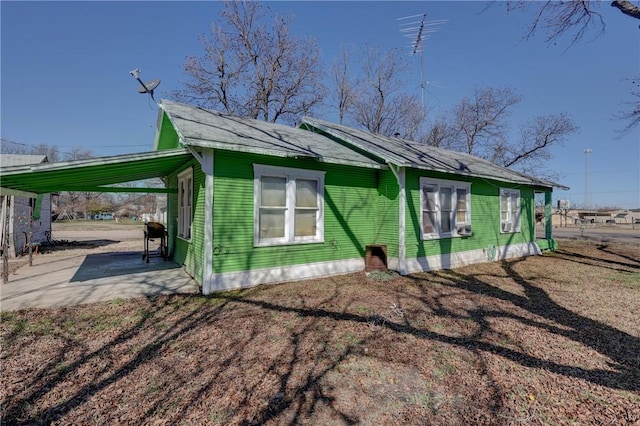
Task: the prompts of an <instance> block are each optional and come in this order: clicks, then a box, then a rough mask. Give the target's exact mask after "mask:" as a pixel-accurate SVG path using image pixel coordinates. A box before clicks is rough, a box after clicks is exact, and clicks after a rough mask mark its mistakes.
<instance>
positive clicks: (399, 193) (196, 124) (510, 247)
mask: <svg viewBox="0 0 640 426" xmlns="http://www.w3.org/2000/svg"><path fill="white" fill-rule="evenodd" d="M159 120H160V121H159V131H158V135H157V138H156V149H157V150H160V151H162V150H167V149H176V148H178V147H186V148H187V149H188V150H189V151H190V152H191V153H192V154H193V160H192V161H191V162H189V163H188V164H186V165H185V166H184V167H182V168H180V169H179V170H175V172H174V173H172V174H171V175H169V176H168V179H167V184H168V186H169V187H174V188H177V189H178V190H177V193H175V194H170V196H169V203H168V204H169V207H168V210H169V212H170V219H169V224H168V229H169V241H170V248H169V251H170V252H171V253H173V257H174V259H175V260H176V261H177V262H178V263H180V264H184V267H185V269H186V270H187V272H189V273H190V274H191V275H192V276H194V277H195V278H196V279H197V280H198V281H199V282H200V283H201V284H202V288H203V292H204V293H205V294H207V293H210V292H212V291H218V290H227V289H232V288H240V287H248V286H254V285H258V284H268V283H277V282H284V281H292V280H301V279H307V278H313V277H320V276H328V275H334V274H342V273H348V272H354V271H362V270H364V269H365V267H366V266H367V263H366V262H368V261H369V260H371V259H373V260H375V262H372V265H373V267H374V268H376V267H380V266H382V267H388V268H389V269H393V270H396V271H398V272H399V273H401V274H408V273H411V272H416V271H426V270H435V269H442V268H455V267H459V266H462V265H466V264H471V263H478V262H486V261H492V260H498V259H505V258H511V257H521V256H527V255H533V254H539V253H540V251H541V249H542V248H548V247H553V241H552V240H551V236H550V235H546V238H545V239H543V240H537V239H536V232H535V226H536V221H535V205H534V195H535V193H537V192H541V193H544V194H545V195H546V197H545V199H546V204H547V206H546V207H547V210H548V211H549V212H550V209H551V191H552V189H553V187H554V184H553V183H551V182H548V181H545V180H541V179H536V178H534V177H531V176H526V175H523V174H521V173H517V172H514V171H512V170H509V169H505V168H502V167H499V166H496V165H494V164H492V163H489V162H487V161H485V160H482V159H479V158H477V157H474V156H471V155H466V154H461V153H457V152H452V151H447V150H442V149H437V148H432V147H428V146H425V145H421V144H417V143H413V142H408V141H405V140H401V139H395V138H387V137H383V136H380V135H374V134H371V133H368V132H364V131H360V130H356V129H352V128H348V127H345V126H338V125H335V124H331V123H328V122H325V121H322V120H317V119H313V118H304V119H303V122H302V124H301V126H300V128H298V129H296V128H291V127H287V126H282V125H278V124H273V123H266V122H262V121H257V120H251V119H244V118H238V117H232V116H228V115H224V114H220V113H217V112H214V111H209V110H205V109H200V108H194V107H190V106H186V105H182V104H178V103H175V102H170V101H163V104H162V113H161V116H160V117H159ZM547 229H548V230H550V229H551V227H550V226H547Z"/></svg>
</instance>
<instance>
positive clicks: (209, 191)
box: [202, 149, 213, 294]
mask: <svg viewBox="0 0 640 426" xmlns="http://www.w3.org/2000/svg"><path fill="white" fill-rule="evenodd" d="M202 160H203V161H202V171H203V172H204V175H205V178H204V273H203V275H204V276H203V277H202V293H203V294H209V293H211V291H212V288H211V276H212V275H213V150H212V149H207V150H205V151H204V152H203V153H202Z"/></svg>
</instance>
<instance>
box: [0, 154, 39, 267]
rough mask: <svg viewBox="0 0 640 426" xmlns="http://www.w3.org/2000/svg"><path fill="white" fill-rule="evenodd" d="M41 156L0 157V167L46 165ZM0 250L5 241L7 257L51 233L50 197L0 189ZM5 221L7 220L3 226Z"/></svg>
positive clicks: (13, 155) (14, 155)
mask: <svg viewBox="0 0 640 426" xmlns="http://www.w3.org/2000/svg"><path fill="white" fill-rule="evenodd" d="M47 162H48V160H47V157H46V156H45V155H19V154H2V155H1V156H0V167H15V166H29V165H35V164H44V163H47ZM0 206H2V213H1V215H2V217H1V218H0V229H1V231H0V247H3V245H2V244H3V242H4V239H5V238H7V248H8V255H9V257H15V256H17V255H19V254H21V253H24V252H26V251H27V250H28V245H27V244H28V243H29V242H33V243H41V242H44V241H46V240H47V235H50V234H51V194H28V193H23V192H20V191H7V190H4V188H3V192H2V195H0ZM5 221H8V223H7V225H6V226H5Z"/></svg>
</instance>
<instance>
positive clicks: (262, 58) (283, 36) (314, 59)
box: [173, 1, 326, 123]
mask: <svg viewBox="0 0 640 426" xmlns="http://www.w3.org/2000/svg"><path fill="white" fill-rule="evenodd" d="M263 12H264V10H263V6H262V5H261V4H260V3H255V2H239V1H232V2H227V3H226V4H225V9H224V11H223V12H222V13H221V19H220V22H219V23H214V24H212V26H211V33H210V35H209V37H203V38H202V39H201V43H202V45H203V48H204V54H203V55H202V56H199V57H196V56H194V57H188V58H187V60H186V61H185V65H184V70H185V73H186V74H187V76H188V77H189V79H188V81H187V82H186V83H185V84H184V88H183V90H181V91H179V92H176V93H174V94H173V96H174V98H176V99H178V100H181V101H186V102H189V103H195V104H197V105H199V106H202V107H208V108H214V109H222V110H223V111H224V112H226V113H229V114H234V115H239V116H244V117H250V118H257V119H262V120H265V121H272V122H275V121H285V122H289V123H295V122H296V121H297V120H298V119H299V118H300V116H302V115H304V114H309V113H310V112H311V111H312V110H313V108H315V107H316V106H319V105H320V104H321V102H322V100H323V99H324V96H325V92H326V89H325V88H324V86H323V85H322V71H321V70H322V67H321V66H320V54H319V50H318V47H317V45H316V43H315V41H314V40H312V39H299V38H296V37H294V36H293V35H291V33H290V25H291V22H292V21H293V18H292V17H290V16H289V17H283V16H275V17H273V22H272V23H271V25H267V24H263V21H265V20H266V18H267V16H266V15H265V14H264V13H263Z"/></svg>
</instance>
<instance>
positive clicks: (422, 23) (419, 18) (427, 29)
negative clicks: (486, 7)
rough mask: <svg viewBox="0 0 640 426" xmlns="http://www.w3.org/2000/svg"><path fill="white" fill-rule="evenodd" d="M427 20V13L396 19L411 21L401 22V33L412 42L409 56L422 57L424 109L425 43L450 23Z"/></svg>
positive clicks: (421, 93)
mask: <svg viewBox="0 0 640 426" xmlns="http://www.w3.org/2000/svg"><path fill="white" fill-rule="evenodd" d="M426 19H427V14H426V13H420V14H418V15H410V16H404V17H402V18H396V21H405V20H411V21H410V22H401V23H400V24H399V26H400V33H401V34H402V35H403V36H404V37H407V38H408V39H409V40H410V41H409V43H408V46H409V55H411V56H416V55H418V54H419V55H420V97H421V99H422V108H424V90H425V86H426V85H427V82H426V81H425V79H424V42H425V41H426V40H428V39H429V38H430V37H431V34H433V33H435V32H437V31H438V30H439V29H440V26H442V25H443V24H445V23H447V22H448V21H449V20H448V19H439V20H434V21H427V20H426Z"/></svg>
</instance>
